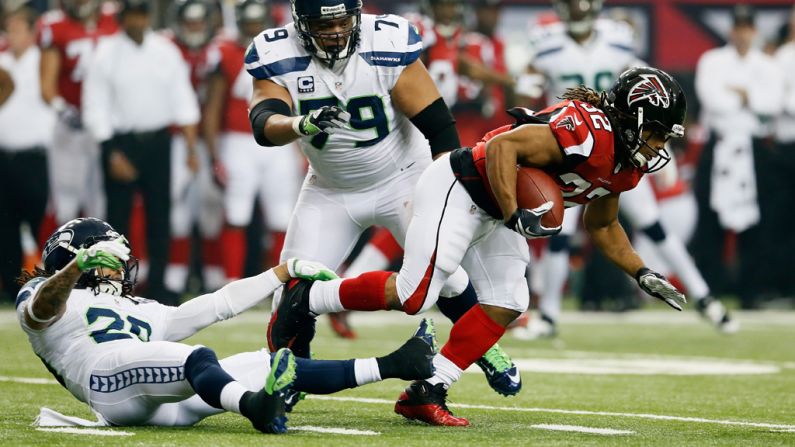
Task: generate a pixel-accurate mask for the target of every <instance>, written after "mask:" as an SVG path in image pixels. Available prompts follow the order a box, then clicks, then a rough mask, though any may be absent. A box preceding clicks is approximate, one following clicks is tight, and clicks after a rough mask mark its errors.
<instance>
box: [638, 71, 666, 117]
mask: <svg viewBox="0 0 795 447" xmlns="http://www.w3.org/2000/svg"><path fill="white" fill-rule="evenodd" d="M640 77H641V78H642V79H641V80H640V81H638V82H637V83H635V85H633V86H632V88H631V89H630V90H629V95H628V96H627V98H628V100H629V104H628V105H630V106H631V105H632V104H634V103H636V102H638V101H642V100H644V99H645V100H648V101H649V103H651V105H653V106H655V107H663V108H665V109H667V108H668V106H670V105H671V98H670V97H669V96H668V92H667V91H666V90H665V87H663V84H662V82H661V81H660V78H658V77H657V75H654V74H642V75H640Z"/></svg>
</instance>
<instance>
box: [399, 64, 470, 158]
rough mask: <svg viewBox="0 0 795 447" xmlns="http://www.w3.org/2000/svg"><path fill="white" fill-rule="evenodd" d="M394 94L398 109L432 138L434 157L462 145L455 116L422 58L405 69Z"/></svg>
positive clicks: (429, 138)
mask: <svg viewBox="0 0 795 447" xmlns="http://www.w3.org/2000/svg"><path fill="white" fill-rule="evenodd" d="M391 95H392V102H393V103H394V104H395V106H396V107H397V109H398V110H400V111H401V112H403V114H404V115H406V116H407V117H408V118H409V119H410V120H411V122H412V123H413V124H414V126H415V127H417V129H419V130H420V132H422V134H423V135H425V138H427V139H428V142H429V143H430V146H431V154H432V155H433V157H434V158H436V157H438V156H440V155H441V154H443V153H445V152H447V151H451V150H453V149H457V148H459V147H461V141H460V140H459V138H458V131H456V128H455V119H453V115H452V114H451V113H450V109H449V108H448V107H447V104H445V102H444V99H442V95H441V94H440V93H439V90H438V89H437V88H436V84H434V83H433V79H431V75H429V74H428V70H426V69H425V65H424V64H423V63H422V61H421V60H420V59H417V60H416V61H414V62H412V63H411V64H409V65H408V66H407V67H406V68H405V70H403V72H402V73H401V74H400V77H399V78H398V80H397V82H396V83H395V87H394V88H393V89H392V94H391Z"/></svg>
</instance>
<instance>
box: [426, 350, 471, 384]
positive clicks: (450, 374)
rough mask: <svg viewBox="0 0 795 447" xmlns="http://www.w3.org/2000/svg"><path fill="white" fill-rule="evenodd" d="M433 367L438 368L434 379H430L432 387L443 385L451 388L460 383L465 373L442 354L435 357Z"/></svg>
mask: <svg viewBox="0 0 795 447" xmlns="http://www.w3.org/2000/svg"><path fill="white" fill-rule="evenodd" d="M433 366H434V368H436V373H434V375H433V377H431V378H430V379H428V383H430V384H431V385H436V384H437V383H443V384H444V387H445V388H450V385H452V384H453V383H455V382H458V379H460V378H461V374H463V373H464V371H463V370H462V369H461V368H459V367H458V366H457V365H456V364H455V363H453V362H451V361H450V360H449V359H448V358H447V357H445V356H443V355H442V354H436V355H435V356H434V357H433Z"/></svg>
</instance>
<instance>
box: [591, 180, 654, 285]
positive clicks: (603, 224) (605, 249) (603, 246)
mask: <svg viewBox="0 0 795 447" xmlns="http://www.w3.org/2000/svg"><path fill="white" fill-rule="evenodd" d="M618 196H619V194H610V195H607V196H604V197H600V198H598V199H596V200H594V201H593V202H591V203H589V204H588V205H586V206H585V212H584V214H583V223H584V224H585V230H586V231H587V232H588V234H589V235H590V236H591V240H592V241H593V243H594V245H596V247H597V248H598V249H599V250H600V251H601V252H602V254H604V255H605V257H607V259H609V260H610V261H611V262H612V263H613V264H615V265H616V266H618V267H619V268H621V270H623V271H625V272H626V273H627V274H628V275H630V276H632V277H633V278H634V277H635V274H636V273H637V272H638V270H640V269H641V268H643V260H642V259H640V256H638V254H637V253H636V252H635V249H634V248H632V244H631V243H630V242H629V238H628V237H627V233H626V232H624V227H622V226H621V224H620V223H619V222H618Z"/></svg>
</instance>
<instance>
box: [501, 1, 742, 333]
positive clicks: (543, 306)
mask: <svg viewBox="0 0 795 447" xmlns="http://www.w3.org/2000/svg"><path fill="white" fill-rule="evenodd" d="M553 3H554V6H555V9H556V11H557V13H558V16H559V17H560V19H561V22H558V23H554V24H550V25H547V26H544V27H542V28H541V29H539V30H538V31H537V32H536V33H535V34H534V36H533V39H532V48H533V50H532V53H533V57H532V61H531V67H530V71H531V72H534V73H539V74H541V75H543V77H544V80H545V86H544V90H545V91H546V101H547V104H554V103H556V102H558V101H559V99H558V98H560V97H561V96H562V95H563V93H564V92H565V91H566V89H568V88H574V87H577V86H580V85H585V86H588V87H591V88H593V89H595V90H596V91H606V90H608V89H610V86H611V85H612V83H613V82H614V81H615V79H616V77H617V76H618V74H619V73H621V72H622V71H624V70H625V69H626V68H628V67H632V66H638V65H645V64H644V63H643V62H642V61H640V60H639V59H638V58H637V57H636V56H635V54H634V46H633V30H632V28H631V27H630V26H629V25H628V24H627V23H624V22H618V21H613V20H607V19H598V18H597V17H598V16H599V13H600V12H601V10H602V3H603V1H602V0H576V1H575V0H553ZM666 166H667V167H668V168H667V169H671V168H673V167H674V163H668V164H667V165H666ZM621 212H622V213H623V215H624V216H625V217H627V218H628V219H629V221H630V223H631V224H632V226H633V227H634V228H635V229H636V231H642V232H643V233H644V234H646V235H647V236H648V237H649V238H650V239H651V240H652V241H653V242H654V246H655V248H656V251H657V252H658V253H659V254H660V256H661V257H662V258H663V259H664V260H665V261H666V263H667V264H668V265H669V266H670V267H671V269H672V270H673V271H674V272H675V273H676V274H677V276H678V277H679V278H680V279H681V280H682V282H683V283H684V285H685V287H686V289H687V291H688V294H689V295H690V296H691V297H693V298H695V302H696V308H697V309H698V310H699V312H701V314H702V315H703V316H704V317H705V318H707V319H708V320H709V321H711V322H712V323H713V324H714V325H715V326H716V327H717V328H718V329H719V330H721V331H724V332H734V331H736V330H737V324H736V321H733V320H732V319H731V318H730V316H729V314H728V312H727V310H726V308H725V307H724V306H723V304H722V303H721V302H720V301H718V300H716V299H714V298H713V297H712V296H711V295H710V291H709V287H708V286H707V283H706V282H705V281H704V278H703V277H702V276H701V273H700V272H699V271H698V269H697V267H696V266H695V263H694V262H693V260H692V258H691V257H690V255H689V253H688V252H687V249H686V248H685V246H684V244H683V243H682V241H681V240H680V239H679V238H678V237H677V236H675V235H673V234H666V231H665V230H664V229H663V227H662V225H661V223H660V210H659V206H658V205H657V199H656V198H655V196H654V192H653V190H652V186H651V184H650V183H649V179H648V178H646V177H644V178H643V179H642V180H641V181H640V183H639V184H638V186H637V187H636V188H634V189H632V190H631V191H627V193H626V194H623V195H622V196H621ZM580 213H581V208H580V207H576V208H570V209H567V210H566V213H565V216H564V219H563V230H562V231H561V233H560V234H558V235H556V236H553V237H552V238H550V241H549V244H548V245H547V250H546V253H545V254H544V256H543V259H542V261H541V263H540V264H539V265H540V268H541V270H542V272H541V277H542V278H543V281H542V284H541V290H540V300H539V312H538V314H536V315H534V316H533V318H532V319H531V320H530V323H529V325H528V327H527V328H526V330H525V329H522V328H518V329H517V330H515V331H514V335H516V336H517V337H519V338H525V339H532V338H539V337H550V336H554V335H555V334H556V332H557V330H556V322H557V320H558V318H559V316H560V309H561V299H562V292H563V286H564V284H565V283H566V279H567V277H568V272H569V238H570V237H571V236H572V235H573V234H574V233H575V232H576V230H577V223H578V220H579V217H580Z"/></svg>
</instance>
